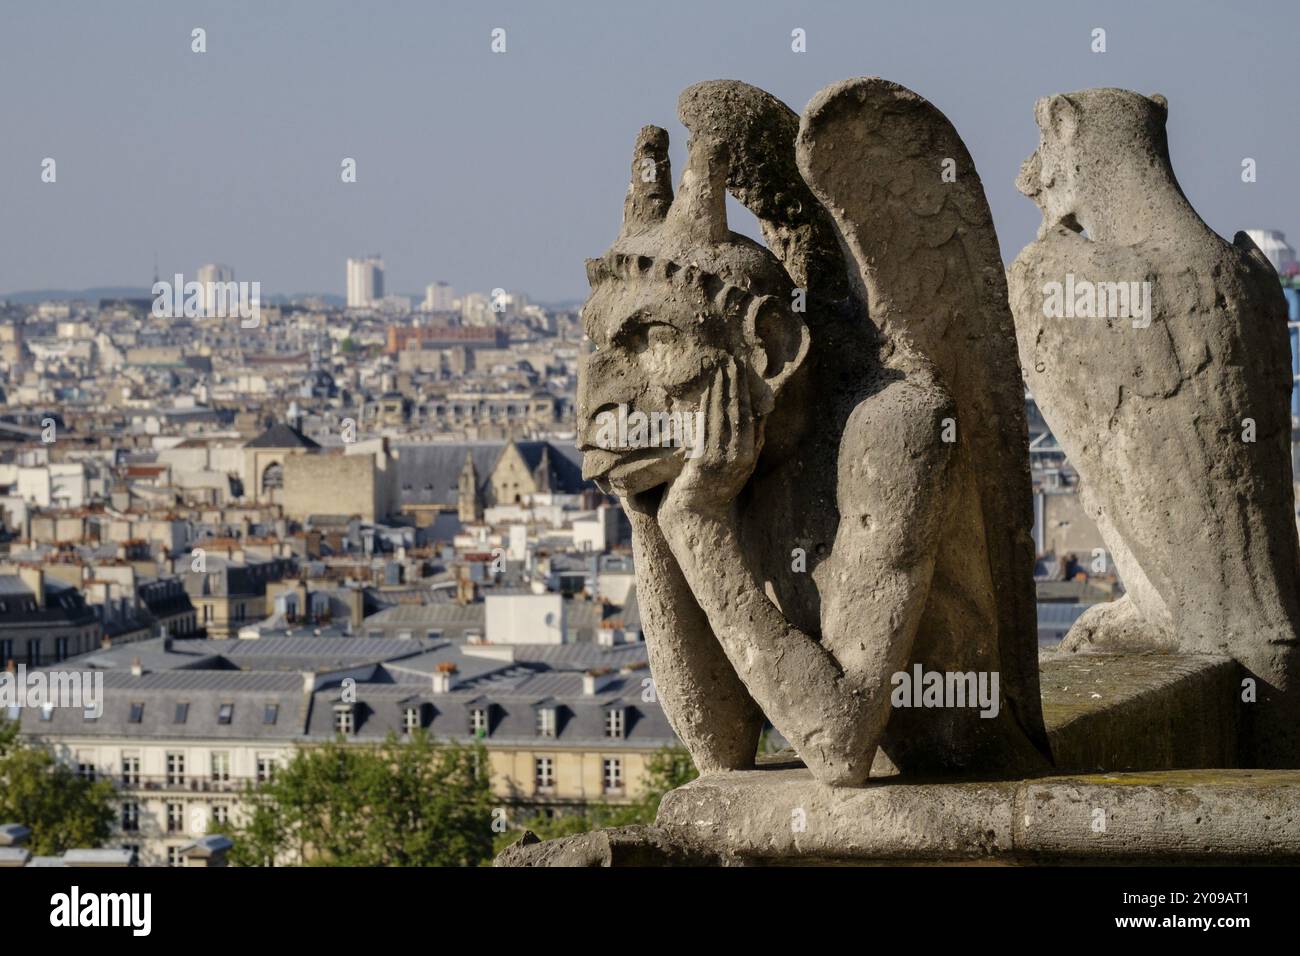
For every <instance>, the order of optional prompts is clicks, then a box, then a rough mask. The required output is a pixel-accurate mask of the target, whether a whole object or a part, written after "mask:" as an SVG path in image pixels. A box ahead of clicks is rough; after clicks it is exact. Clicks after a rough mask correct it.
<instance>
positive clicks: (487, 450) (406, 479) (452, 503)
mask: <svg viewBox="0 0 1300 956" xmlns="http://www.w3.org/2000/svg"><path fill="white" fill-rule="evenodd" d="M503 448H505V442H500V441H493V442H456V443H454V444H453V443H450V442H447V443H441V442H439V443H424V444H418V445H399V446H398V449H397V487H398V489H399V496H400V499H401V503H402V504H404V505H416V504H419V505H431V504H437V505H443V506H444V507H451V508H454V507H456V503H457V500H458V498H459V494H460V473H461V470H462V469H463V468H464V467H465V454H466V452H468V453H469V455H470V457H471V458H472V459H473V461H474V470H475V471H476V472H477V473H478V481H479V487H480V489H482V488H485V487H487V483H488V478H489V477H490V476H491V474H492V469H493V468H495V467H496V463H497V459H498V458H500V457H501V451H502V449H503Z"/></svg>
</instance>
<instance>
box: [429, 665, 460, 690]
mask: <svg viewBox="0 0 1300 956" xmlns="http://www.w3.org/2000/svg"><path fill="white" fill-rule="evenodd" d="M456 671H457V667H456V665H455V664H453V663H451V662H450V661H444V662H443V663H441V664H439V665H438V666H437V667H436V668H435V669H434V671H433V692H434V693H435V694H450V693H451V688H452V684H454V683H455V680H456Z"/></svg>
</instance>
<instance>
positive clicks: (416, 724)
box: [402, 707, 420, 734]
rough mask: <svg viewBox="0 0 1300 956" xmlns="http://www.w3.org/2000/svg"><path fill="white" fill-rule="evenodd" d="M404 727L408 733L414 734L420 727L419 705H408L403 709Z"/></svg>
mask: <svg viewBox="0 0 1300 956" xmlns="http://www.w3.org/2000/svg"><path fill="white" fill-rule="evenodd" d="M402 728H403V729H404V730H405V731H406V733H408V734H413V733H415V732H416V731H417V730H419V729H420V708H419V707H407V708H406V709H405V710H403V711H402Z"/></svg>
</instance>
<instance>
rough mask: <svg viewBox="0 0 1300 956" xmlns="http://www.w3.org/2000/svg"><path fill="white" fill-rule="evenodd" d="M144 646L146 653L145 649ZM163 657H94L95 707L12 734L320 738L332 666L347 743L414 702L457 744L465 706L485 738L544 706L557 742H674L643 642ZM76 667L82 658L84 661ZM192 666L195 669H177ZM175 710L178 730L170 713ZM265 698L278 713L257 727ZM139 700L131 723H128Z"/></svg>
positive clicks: (205, 648) (182, 646) (370, 643)
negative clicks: (226, 709)
mask: <svg viewBox="0 0 1300 956" xmlns="http://www.w3.org/2000/svg"><path fill="white" fill-rule="evenodd" d="M147 645H154V646H153V647H152V648H151V647H148V646H147ZM173 647H174V648H175V650H174V651H173V652H171V653H167V652H164V651H163V650H162V642H161V641H144V642H139V643H136V644H131V645H128V646H126V647H122V648H114V649H113V650H112V651H107V652H100V653H99V654H98V655H92V656H94V657H99V658H103V657H105V656H111V657H112V658H113V662H112V663H113V666H112V667H111V668H109V669H105V670H104V671H103V675H104V702H103V707H104V711H103V714H102V716H101V717H99V718H98V719H89V720H88V719H87V718H86V717H85V715H84V713H83V711H82V710H81V709H80V708H56V709H54V710H53V711H52V712H51V714H50V719H49V720H42V719H41V716H42V714H41V712H40V711H39V710H37V709H25V710H24V711H23V712H22V713H21V717H20V719H21V722H22V729H23V732H24V733H25V734H27V735H30V736H35V737H43V738H52V737H53V738H57V737H60V736H69V737H79V736H88V737H97V736H103V737H114V738H122V737H127V738H130V737H140V738H162V739H169V738H175V739H216V740H221V739H229V740H258V739H263V740H276V741H290V740H301V739H304V727H305V728H306V737H307V738H309V739H317V740H319V739H329V738H331V737H333V736H334V705H335V704H338V703H339V702H340V683H339V678H340V674H339V673H338V672H340V671H347V670H351V671H352V672H353V673H352V675H351V676H354V677H356V678H357V685H356V692H357V701H358V704H359V705H360V706H359V708H358V710H357V712H356V717H357V733H356V736H357V738H358V739H364V740H380V739H383V738H384V737H385V736H387V735H388V734H389V733H397V734H400V733H402V732H403V730H404V724H403V716H404V711H405V709H406V708H407V707H408V706H416V707H419V708H420V711H421V714H422V716H423V726H425V727H426V729H427V730H428V731H429V732H430V733H432V734H433V735H434V736H435V737H438V738H443V739H447V738H451V739H458V740H464V739H468V737H469V707H470V706H472V705H474V706H487V707H489V708H490V710H491V715H492V732H491V734H490V735H489V740H488V742H489V743H492V742H494V741H495V742H502V743H511V744H520V743H535V742H536V741H537V740H538V739H539V738H537V736H536V732H537V727H536V708H537V706H538V705H540V704H542V703H543V702H545V703H546V704H547V706H554V707H556V708H557V711H558V714H557V716H558V720H559V734H558V738H557V740H556V746H564V745H570V744H571V745H575V746H588V747H590V746H600V747H606V748H610V749H613V750H617V749H618V748H620V747H624V746H633V747H638V748H644V747H660V746H666V745H670V744H672V743H673V742H674V740H675V738H674V737H673V734H672V731H671V729H670V728H669V726H668V723H667V720H666V718H665V717H664V715H663V713H662V711H660V709H659V707H658V705H657V704H655V703H646V702H644V701H642V700H641V692H642V681H643V680H644V679H645V678H646V677H648V676H649V671H648V669H646V668H645V667H644V661H645V646H644V645H642V644H631V645H622V646H619V647H612V648H603V647H599V646H597V645H594V644H570V645H559V646H553V645H552V646H541V645H534V646H528V645H524V646H515V647H513V648H505V647H495V646H492V645H483V646H481V647H476V646H470V647H466V646H465V645H460V644H456V643H453V642H450V641H445V640H444V641H424V640H420V639H412V640H372V639H368V638H360V637H350V638H344V637H292V638H290V637H276V638H263V639H261V640H255V641H240V640H224V641H218V640H208V639H198V640H192V641H181V640H177V641H175V642H174V644H173ZM131 656H140V657H142V659H146V660H151V661H152V660H159V661H162V663H163V665H164V666H161V667H159V668H158V669H156V670H155V669H151V668H149V667H148V665H146V669H145V673H143V674H142V675H140V676H135V675H134V674H132V673H131V671H130V669H129V667H128V666H122V662H121V660H119V658H123V657H124V658H126V660H127V661H128V662H129V659H130V657H131ZM87 660H88V659H87ZM195 661H202V662H203V664H204V665H205V668H206V669H197V668H194V667H189V666H186V665H188V664H191V663H193V662H195ZM445 662H452V663H455V664H456V667H457V670H456V673H455V675H454V677H453V682H452V689H451V692H450V693H446V694H435V693H433V681H432V677H431V675H432V674H433V672H434V671H435V670H436V669H437V667H438V665H439V664H441V663H445ZM593 667H601V668H609V669H610V670H611V671H613V670H615V669H618V668H624V667H625V668H628V669H629V670H628V672H627V673H613V674H611V675H610V676H608V677H605V678H603V680H604V681H606V684H605V685H604V686H602V687H601V689H600V691H599V692H598V693H596V694H594V695H586V694H584V693H583V678H582V673H581V672H582V671H583V670H587V669H590V668H593ZM331 670H332V671H334V672H335V673H334V674H333V675H332V676H330V677H327V678H326V679H327V680H328V681H329V683H328V684H327V685H326V686H320V687H318V688H317V689H316V690H314V691H312V692H311V693H310V694H309V693H308V692H307V691H306V690H305V689H304V682H303V677H302V672H304V671H309V672H315V673H318V674H321V673H325V672H329V671H331ZM178 703H188V704H189V709H188V712H187V714H186V716H185V721H184V722H183V723H179V724H178V723H177V722H176V705H177V704H178ZM222 704H232V705H233V710H232V713H231V719H230V722H229V723H224V724H223V723H221V722H220V721H219V719H218V715H219V712H220V707H221V705H222ZM268 704H276V705H277V706H278V708H279V710H278V714H277V719H276V721H275V723H274V724H270V725H268V724H265V723H264V722H263V715H264V711H265V708H266V706H267V705H268ZM133 705H140V706H141V709H140V711H139V718H140V719H139V720H138V721H137V722H133V721H132V720H131V716H132V708H133ZM610 707H621V708H623V709H624V710H625V712H626V736H625V737H623V738H621V739H610V738H606V737H605V736H604V731H605V712H606V710H607V709H608V708H610Z"/></svg>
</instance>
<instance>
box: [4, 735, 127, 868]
mask: <svg viewBox="0 0 1300 956" xmlns="http://www.w3.org/2000/svg"><path fill="white" fill-rule="evenodd" d="M114 815H115V811H114V803H113V784H112V783H110V782H109V781H107V780H94V781H91V780H83V779H82V778H81V777H79V776H78V775H77V774H76V773H75V772H73V770H72V769H71V768H70V767H67V766H65V765H64V764H62V763H60V762H59V761H58V760H56V759H55V758H54V755H53V754H52V753H50V752H49V751H48V750H46V749H45V748H44V747H42V746H38V745H31V744H27V743H24V742H23V741H22V740H20V739H19V737H18V724H17V723H16V722H14V721H10V720H6V719H4V718H2V717H0V823H21V824H24V825H25V826H28V827H31V830H32V835H31V839H30V841H29V842H28V848H29V849H30V850H31V851H32V853H33V855H35V856H55V855H57V854H59V853H62V852H63V851H64V850H70V849H72V848H73V847H90V848H93V847H99V846H102V845H103V844H104V842H105V841H107V840H108V838H109V836H110V835H111V833H112V831H113V819H114Z"/></svg>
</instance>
